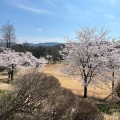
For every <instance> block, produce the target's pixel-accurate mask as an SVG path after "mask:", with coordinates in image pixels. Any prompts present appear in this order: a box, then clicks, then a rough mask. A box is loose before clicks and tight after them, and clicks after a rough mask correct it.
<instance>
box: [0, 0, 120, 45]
mask: <svg viewBox="0 0 120 120" xmlns="http://www.w3.org/2000/svg"><path fill="white" fill-rule="evenodd" d="M8 20H9V21H10V23H11V24H13V25H14V27H15V29H16V31H15V34H16V39H17V42H18V43H24V42H29V43H44V42H59V43H64V42H66V38H69V39H75V38H76V31H79V30H80V28H82V27H85V26H90V27H91V26H98V27H99V26H104V27H106V28H108V30H109V31H110V33H109V35H110V36H111V37H113V38H118V37H120V0H0V27H2V26H3V25H4V24H6V23H7V21H8Z"/></svg>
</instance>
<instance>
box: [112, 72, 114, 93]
mask: <svg viewBox="0 0 120 120" xmlns="http://www.w3.org/2000/svg"><path fill="white" fill-rule="evenodd" d="M112 77H113V79H112V93H114V72H113V73H112Z"/></svg>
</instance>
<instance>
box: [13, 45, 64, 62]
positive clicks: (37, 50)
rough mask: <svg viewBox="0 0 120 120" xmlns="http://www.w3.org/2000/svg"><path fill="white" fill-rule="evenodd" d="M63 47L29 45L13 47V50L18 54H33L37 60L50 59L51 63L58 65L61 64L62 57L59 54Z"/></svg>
mask: <svg viewBox="0 0 120 120" xmlns="http://www.w3.org/2000/svg"><path fill="white" fill-rule="evenodd" d="M61 45H62V46H64V44H60V45H55V46H30V45H29V44H28V43H24V44H15V45H13V46H11V49H12V50H15V51H16V52H27V51H29V52H31V53H32V54H33V56H35V57H36V58H40V57H45V58H46V59H48V62H49V63H56V62H57V61H59V62H61V60H62V56H61V55H60V53H59V50H61Z"/></svg>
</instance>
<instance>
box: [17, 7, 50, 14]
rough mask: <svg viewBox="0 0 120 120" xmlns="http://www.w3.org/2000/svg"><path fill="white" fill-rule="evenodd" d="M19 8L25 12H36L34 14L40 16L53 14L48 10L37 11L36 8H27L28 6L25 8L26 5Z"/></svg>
mask: <svg viewBox="0 0 120 120" xmlns="http://www.w3.org/2000/svg"><path fill="white" fill-rule="evenodd" d="M17 7H19V8H21V9H24V10H27V11H31V12H34V13H38V14H49V15H50V14H52V13H51V12H49V11H47V10H43V9H36V8H32V7H27V6H24V5H17Z"/></svg>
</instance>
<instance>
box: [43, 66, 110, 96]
mask: <svg viewBox="0 0 120 120" xmlns="http://www.w3.org/2000/svg"><path fill="white" fill-rule="evenodd" d="M61 66H62V65H61V64H50V65H46V67H45V69H44V70H43V72H45V73H47V74H49V75H53V76H55V77H56V78H58V80H59V81H60V83H61V86H62V87H65V88H68V89H71V90H72V91H73V92H74V93H76V94H80V95H83V86H82V84H81V82H80V81H78V80H75V78H72V77H68V76H66V75H65V74H63V73H61V72H60V68H61ZM101 86H102V84H101ZM109 94H110V89H108V88H105V89H101V88H97V87H94V86H89V87H88V95H89V96H95V97H100V98H105V97H106V96H107V95H109Z"/></svg>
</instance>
